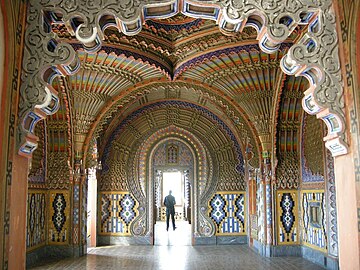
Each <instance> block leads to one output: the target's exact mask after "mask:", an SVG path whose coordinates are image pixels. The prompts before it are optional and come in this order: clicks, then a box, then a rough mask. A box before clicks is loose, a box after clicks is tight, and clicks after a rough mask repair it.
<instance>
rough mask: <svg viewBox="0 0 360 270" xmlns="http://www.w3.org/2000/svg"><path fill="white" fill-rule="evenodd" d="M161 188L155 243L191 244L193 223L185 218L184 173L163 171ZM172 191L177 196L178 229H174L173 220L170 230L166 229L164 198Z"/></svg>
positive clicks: (176, 214)
mask: <svg viewBox="0 0 360 270" xmlns="http://www.w3.org/2000/svg"><path fill="white" fill-rule="evenodd" d="M160 188H161V194H162V196H161V215H160V220H157V221H156V224H155V228H154V229H155V242H154V244H155V245H158V246H186V245H191V225H190V224H189V222H187V221H185V220H184V211H185V210H184V202H185V197H184V192H185V181H184V175H183V173H182V172H180V171H171V172H163V175H162V181H161V184H160ZM170 190H171V191H172V195H173V196H174V197H175V200H176V205H175V224H176V227H177V228H176V230H172V225H171V220H170V227H169V231H166V207H165V206H164V199H165V197H166V196H167V195H168V194H169V191H170Z"/></svg>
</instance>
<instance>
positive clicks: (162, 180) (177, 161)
mask: <svg viewBox="0 0 360 270" xmlns="http://www.w3.org/2000/svg"><path fill="white" fill-rule="evenodd" d="M195 160H196V156H195V153H194V151H193V150H192V149H191V146H190V145H189V144H188V143H187V142H185V141H183V140H180V139H178V138H174V137H170V138H165V139H163V140H161V141H160V142H159V143H157V144H156V145H155V146H154V150H153V151H152V155H151V157H150V164H149V167H150V169H151V174H150V175H151V178H152V179H153V184H152V186H153V190H154V192H153V194H154V196H153V203H152V205H153V207H154V208H153V209H154V210H153V211H154V224H153V231H154V245H190V244H191V243H192V239H190V238H191V235H192V233H191V232H192V231H193V226H191V219H192V213H191V209H192V207H191V205H192V202H193V201H194V199H193V198H192V194H193V192H192V189H193V184H192V183H193V182H194V179H195V178H196V177H197V176H196V175H195V171H198V170H197V169H196V167H195V166H196V165H195ZM169 190H171V191H172V194H173V195H174V196H175V199H176V205H175V223H176V224H177V225H176V226H177V233H176V234H173V233H172V228H171V227H172V226H171V224H170V230H169V232H168V231H166V233H165V227H166V225H165V223H166V208H165V206H164V204H163V202H164V198H165V196H166V195H168V192H169Z"/></svg>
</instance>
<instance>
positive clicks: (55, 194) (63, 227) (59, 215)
mask: <svg viewBox="0 0 360 270" xmlns="http://www.w3.org/2000/svg"><path fill="white" fill-rule="evenodd" d="M69 213H70V203H69V194H68V192H67V191H63V190H61V191H56V190H53V191H51V192H50V219H49V244H67V243H68V242H69V236H68V233H69Z"/></svg>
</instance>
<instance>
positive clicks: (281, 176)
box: [276, 152, 300, 189]
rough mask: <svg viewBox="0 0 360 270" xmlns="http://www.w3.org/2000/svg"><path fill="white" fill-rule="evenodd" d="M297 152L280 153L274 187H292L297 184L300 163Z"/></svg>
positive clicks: (295, 186)
mask: <svg viewBox="0 0 360 270" xmlns="http://www.w3.org/2000/svg"><path fill="white" fill-rule="evenodd" d="M299 158H300V157H299V154H298V153H297V152H285V153H280V154H279V156H278V165H277V167H276V188H277V189H292V188H297V187H298V186H299V179H300V164H299Z"/></svg>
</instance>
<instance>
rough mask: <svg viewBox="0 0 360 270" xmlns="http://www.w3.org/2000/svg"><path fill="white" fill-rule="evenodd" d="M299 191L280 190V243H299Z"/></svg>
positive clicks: (278, 204)
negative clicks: (297, 214)
mask: <svg viewBox="0 0 360 270" xmlns="http://www.w3.org/2000/svg"><path fill="white" fill-rule="evenodd" d="M296 192H297V191H290V190H287V191H278V194H277V197H278V200H277V211H278V213H277V217H278V226H279V229H278V243H279V245H287V244H297V243H298V241H299V240H298V230H297V222H298V217H297V216H296V213H297V209H298V206H297V203H296V201H297V193H296Z"/></svg>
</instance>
